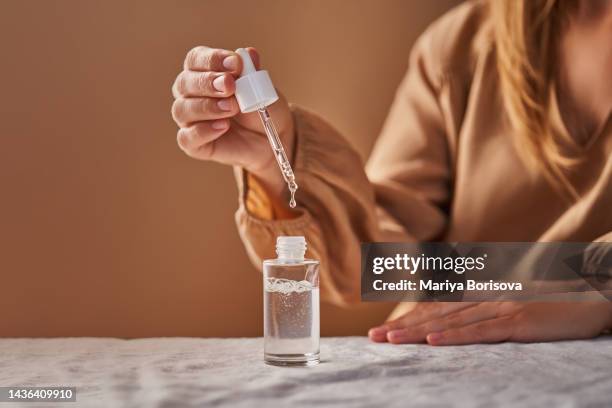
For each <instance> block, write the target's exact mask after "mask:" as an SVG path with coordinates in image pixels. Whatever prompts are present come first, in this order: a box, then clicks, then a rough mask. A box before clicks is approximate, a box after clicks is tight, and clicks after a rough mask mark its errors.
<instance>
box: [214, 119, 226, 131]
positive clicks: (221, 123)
mask: <svg viewBox="0 0 612 408" xmlns="http://www.w3.org/2000/svg"><path fill="white" fill-rule="evenodd" d="M210 127H211V128H213V129H215V130H221V129H225V128H226V127H227V121H226V120H215V121H214V122H213V123H211V124H210Z"/></svg>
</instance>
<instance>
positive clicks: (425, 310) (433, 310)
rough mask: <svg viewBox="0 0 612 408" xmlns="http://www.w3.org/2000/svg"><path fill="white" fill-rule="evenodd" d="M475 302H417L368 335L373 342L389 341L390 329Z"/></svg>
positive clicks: (414, 324) (430, 318)
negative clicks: (404, 312)
mask: <svg viewBox="0 0 612 408" xmlns="http://www.w3.org/2000/svg"><path fill="white" fill-rule="evenodd" d="M477 304H478V303H475V302H445V303H419V304H418V305H417V307H415V308H414V309H413V310H411V311H410V312H408V313H406V314H405V315H403V316H401V317H399V318H397V319H395V320H391V321H388V322H386V323H385V324H383V325H381V326H378V327H374V328H372V329H370V331H369V332H368V336H369V337H370V339H371V340H372V341H375V342H384V341H390V340H389V338H388V334H389V332H391V331H394V330H399V329H408V328H411V327H414V326H416V325H419V324H422V323H425V322H428V321H431V320H435V319H438V318H440V317H443V316H446V315H448V314H450V313H454V312H457V311H459V310H463V309H466V308H470V307H473V306H475V305H477Z"/></svg>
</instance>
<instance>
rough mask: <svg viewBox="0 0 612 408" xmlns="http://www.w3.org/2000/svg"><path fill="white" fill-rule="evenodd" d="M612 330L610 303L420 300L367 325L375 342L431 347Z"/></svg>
mask: <svg viewBox="0 0 612 408" xmlns="http://www.w3.org/2000/svg"><path fill="white" fill-rule="evenodd" d="M610 328H612V303H610V302H605V301H602V302H549V303H521V302H485V303H418V304H417V305H416V307H415V308H414V309H413V310H411V311H409V312H408V313H406V314H404V315H403V316H401V317H399V318H398V319H395V320H392V321H389V322H387V323H385V324H383V325H382V326H379V327H375V328H372V329H370V331H369V333H368V335H369V337H370V339H371V340H373V341H376V342H385V341H388V342H390V343H395V344H402V343H422V342H427V343H429V344H431V345H433V346H445V345H453V344H472V343H496V342H501V341H517V342H537V341H553V340H570V339H586V338H591V337H595V336H597V335H599V334H600V333H601V332H602V331H604V330H606V329H610Z"/></svg>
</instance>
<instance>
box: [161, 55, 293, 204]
mask: <svg viewBox="0 0 612 408" xmlns="http://www.w3.org/2000/svg"><path fill="white" fill-rule="evenodd" d="M248 51H249V53H250V54H251V58H252V59H253V62H254V64H255V66H256V67H257V68H258V69H259V55H258V54H257V52H256V51H255V49H253V48H248ZM241 72H242V60H241V58H240V57H239V56H238V54H236V53H235V52H233V51H228V50H221V49H214V48H208V47H196V48H194V49H192V50H191V51H189V53H188V54H187V57H186V58H185V63H184V68H183V71H182V72H181V73H180V74H179V75H178V77H177V78H176V80H175V82H174V85H173V87H172V93H173V95H174V98H175V100H174V104H173V105H172V117H173V118H174V121H175V122H176V123H177V125H178V126H179V128H180V129H179V131H178V134H177V141H178V144H179V146H180V148H181V149H182V150H183V151H184V152H185V153H186V154H187V155H188V156H190V157H193V158H196V159H200V160H213V161H216V162H219V163H224V164H229V165H238V166H242V167H244V168H245V169H246V170H247V171H249V172H251V173H253V174H254V175H256V176H257V177H258V178H259V179H260V180H261V181H262V182H263V183H264V184H265V185H266V186H267V187H268V189H269V190H270V191H269V192H270V193H273V194H274V193H276V192H279V193H280V192H281V191H283V189H284V183H283V178H282V176H281V174H280V172H279V171H278V169H277V168H276V166H277V165H276V162H275V158H274V155H273V154H272V150H271V149H270V146H269V144H268V141H267V139H266V136H265V134H264V133H263V127H262V125H261V122H260V120H259V117H258V114H257V112H254V113H249V114H242V113H240V109H239V107H238V102H237V101H236V98H235V96H234V92H235V90H236V83H235V80H236V79H237V78H238V77H239V76H240V73H241ZM269 110H270V114H271V115H272V116H273V118H274V120H275V123H276V125H277V127H278V131H279V133H280V137H281V138H282V139H283V140H282V141H283V144H284V147H285V150H286V152H287V155H288V156H289V157H292V155H291V152H292V149H293V139H294V137H293V132H294V130H293V127H294V126H293V119H292V116H291V113H290V111H289V106H288V104H287V102H286V101H285V99H284V98H283V97H282V96H281V99H280V100H279V101H277V102H276V103H274V104H273V105H271V106H270V107H269Z"/></svg>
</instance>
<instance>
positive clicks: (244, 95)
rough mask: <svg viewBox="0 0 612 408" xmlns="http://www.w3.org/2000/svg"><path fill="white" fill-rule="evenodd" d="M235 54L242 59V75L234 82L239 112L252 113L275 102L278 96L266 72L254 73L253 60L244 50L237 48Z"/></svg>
mask: <svg viewBox="0 0 612 408" xmlns="http://www.w3.org/2000/svg"><path fill="white" fill-rule="evenodd" d="M236 53H237V54H238V55H240V58H242V73H241V74H240V78H238V79H237V80H236V99H237V100H238V105H239V106H240V111H241V112H242V113H249V112H254V111H256V110H257V109H259V108H262V107H266V106H268V105H272V104H273V103H274V102H276V101H277V100H278V95H277V94H276V89H274V85H272V80H271V79H270V75H268V71H263V70H262V71H256V70H255V65H254V64H253V60H251V56H250V55H249V52H248V51H247V50H246V49H244V48H238V49H237V50H236Z"/></svg>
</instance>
